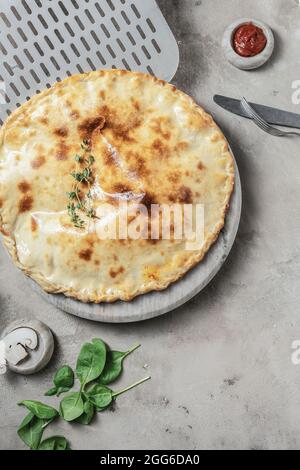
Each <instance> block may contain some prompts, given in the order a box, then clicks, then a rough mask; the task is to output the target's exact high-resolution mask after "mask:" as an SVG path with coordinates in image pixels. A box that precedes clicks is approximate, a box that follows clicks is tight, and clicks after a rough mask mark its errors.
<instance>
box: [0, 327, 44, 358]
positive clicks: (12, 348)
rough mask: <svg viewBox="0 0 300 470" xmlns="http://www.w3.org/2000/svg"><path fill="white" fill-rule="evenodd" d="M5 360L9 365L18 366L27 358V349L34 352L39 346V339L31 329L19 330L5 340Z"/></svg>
mask: <svg viewBox="0 0 300 470" xmlns="http://www.w3.org/2000/svg"><path fill="white" fill-rule="evenodd" d="M3 342H4V344H5V358H6V360H7V362H8V363H9V364H12V365H14V366H15V365H17V364H19V363H20V362H21V361H23V360H24V359H26V358H27V356H28V352H27V351H26V347H28V348H30V349H32V350H34V349H36V347H37V345H38V337H37V334H36V332H35V331H34V330H32V329H31V328H17V329H16V330H13V331H12V332H11V333H9V334H8V335H7V336H6V337H5V338H3Z"/></svg>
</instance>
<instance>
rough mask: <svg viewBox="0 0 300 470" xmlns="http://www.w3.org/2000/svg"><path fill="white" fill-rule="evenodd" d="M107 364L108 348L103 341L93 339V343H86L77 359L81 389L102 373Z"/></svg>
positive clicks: (77, 371)
mask: <svg viewBox="0 0 300 470" xmlns="http://www.w3.org/2000/svg"><path fill="white" fill-rule="evenodd" d="M105 362H106V346H105V344H104V343H103V341H102V340H101V339H93V341H92V343H85V344H84V345H83V347H82V349H81V351H80V354H79V356H78V359H77V365H76V374H77V377H78V378H79V380H80V383H81V388H82V390H83V389H84V387H85V385H86V384H88V383H89V382H92V381H93V380H96V379H97V378H98V377H99V376H100V374H101V373H102V371H103V369H104V367H105Z"/></svg>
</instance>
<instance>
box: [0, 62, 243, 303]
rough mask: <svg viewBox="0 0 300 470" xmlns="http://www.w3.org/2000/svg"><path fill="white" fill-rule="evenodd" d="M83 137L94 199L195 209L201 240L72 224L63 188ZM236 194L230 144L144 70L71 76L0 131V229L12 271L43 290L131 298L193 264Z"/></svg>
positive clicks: (87, 298) (84, 297)
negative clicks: (192, 246) (125, 235)
mask: <svg viewBox="0 0 300 470" xmlns="http://www.w3.org/2000/svg"><path fill="white" fill-rule="evenodd" d="M83 139H88V140H89V141H90V142H91V148H92V149H91V151H92V153H93V155H94V156H95V160H96V162H95V168H94V170H93V171H94V172H95V185H94V186H95V188H94V190H95V191H94V195H95V197H94V199H95V203H96V204H103V203H105V202H109V203H111V202H113V201H115V200H120V199H122V197H123V196H125V197H129V198H130V195H132V194H134V195H136V194H139V195H140V201H141V203H142V204H145V205H146V206H147V205H151V204H152V203H153V204H163V203H165V204H171V203H177V204H185V203H188V204H190V203H191V204H193V205H195V204H204V208H205V240H204V243H203V244H202V246H201V249H199V250H197V251H187V250H186V240H181V241H179V240H157V241H153V240H135V241H134V240H99V238H98V237H97V235H96V233H95V231H93V229H92V228H91V226H90V225H89V230H82V229H77V228H75V227H74V226H73V225H72V223H70V219H69V217H68V214H67V210H66V206H67V204H68V200H67V196H66V192H67V191H70V188H71V187H72V184H73V179H72V176H71V172H72V171H74V168H75V161H74V157H75V155H76V154H77V153H79V152H80V146H81V143H82V140H83ZM233 188H234V164H233V158H232V156H231V153H230V151H229V148H228V143H227V141H226V139H225V137H224V136H223V134H222V132H221V131H220V129H219V128H218V127H217V125H216V124H215V123H214V121H213V119H212V118H211V117H210V116H209V115H208V114H206V113H205V112H204V110H203V109H202V108H200V107H199V106H198V105H197V104H196V103H195V102H194V101H193V100H192V98H190V97H189V96H187V95H186V94H184V93H183V92H181V91H179V90H178V89H176V88H175V87H174V86H172V85H170V84H168V83H166V82H164V81H161V80H158V79H156V78H154V77H152V76H150V75H145V74H141V73H134V72H127V71H126V72H125V71H121V70H109V71H97V72H91V73H88V74H82V75H75V76H72V77H70V78H67V79H66V80H64V81H62V82H59V83H57V84H55V85H54V86H53V87H52V88H50V89H48V90H45V91H44V92H42V93H41V94H39V95H36V96H35V97H33V98H32V99H31V100H30V101H28V102H27V103H25V104H24V105H23V106H21V107H20V108H19V109H17V110H16V111H15V112H14V113H13V114H12V115H11V116H10V117H9V118H8V119H7V121H6V122H5V123H4V125H3V126H2V128H1V131H0V231H1V232H2V235H3V240H4V244H5V246H6V248H7V250H8V252H9V253H10V255H11V256H12V258H13V260H14V262H15V263H16V265H17V266H18V267H19V268H21V269H22V270H23V271H24V272H25V273H26V274H27V275H28V276H30V277H31V278H32V279H34V280H35V281H36V282H38V284H40V286H41V287H42V288H43V289H44V290H45V291H47V292H51V293H63V294H65V295H66V296H69V297H73V298H76V299H78V300H81V301H83V302H95V303H100V302H113V301H116V300H124V301H130V300H132V299H133V298H134V297H136V296H138V295H140V294H145V293H147V292H150V291H159V290H163V289H166V288H167V287H168V286H169V285H170V284H171V283H173V282H176V281H178V280H179V279H180V278H182V277H183V276H184V275H185V274H186V273H187V272H188V271H189V270H190V269H192V268H193V267H194V266H195V265H196V264H197V263H199V262H200V261H201V260H202V259H203V258H204V256H205V255H206V253H207V252H208V250H209V249H210V247H211V246H212V244H213V243H214V242H215V241H216V239H217V238H218V235H219V233H220V231H221V230H222V228H223V227H224V223H225V216H226V212H227V210H228V207H229V202H230V197H231V195H232V192H233Z"/></svg>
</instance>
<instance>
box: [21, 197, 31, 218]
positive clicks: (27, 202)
mask: <svg viewBox="0 0 300 470" xmlns="http://www.w3.org/2000/svg"><path fill="white" fill-rule="evenodd" d="M32 206H33V198H32V197H31V196H28V195H25V196H24V197H22V199H21V200H20V202H19V213H20V214H21V213H23V212H28V211H30V209H31V208H32Z"/></svg>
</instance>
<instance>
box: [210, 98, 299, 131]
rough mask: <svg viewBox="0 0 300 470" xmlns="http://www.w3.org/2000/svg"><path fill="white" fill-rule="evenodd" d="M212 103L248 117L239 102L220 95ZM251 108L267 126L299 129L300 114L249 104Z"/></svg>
mask: <svg viewBox="0 0 300 470" xmlns="http://www.w3.org/2000/svg"><path fill="white" fill-rule="evenodd" d="M214 102H215V103H217V104H218V105H219V106H221V107H222V108H224V109H226V111H230V112H231V113H234V114H237V115H238V116H242V117H245V118H248V119H249V117H248V115H247V114H246V112H245V111H244V109H243V108H242V105H241V102H240V100H236V99H233V98H228V97H226V96H222V95H215V96H214ZM250 104H251V105H252V106H253V108H254V109H255V110H256V111H257V112H258V113H259V114H260V115H261V117H263V118H264V119H265V120H266V121H267V122H268V123H269V124H273V125H276V126H284V127H293V128H295V129H300V114H296V113H290V112H288V111H283V110H281V109H277V108H270V107H269V106H263V105H261V104H256V103H250Z"/></svg>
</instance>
